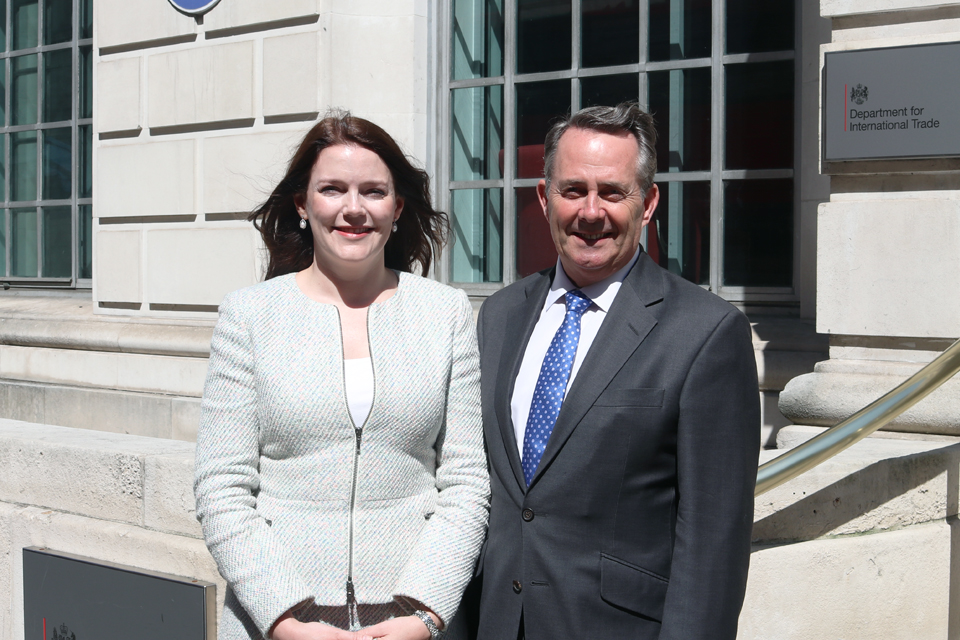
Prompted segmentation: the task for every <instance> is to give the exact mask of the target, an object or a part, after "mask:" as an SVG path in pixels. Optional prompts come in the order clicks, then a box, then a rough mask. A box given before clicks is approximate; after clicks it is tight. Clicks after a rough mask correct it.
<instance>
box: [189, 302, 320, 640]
mask: <svg viewBox="0 0 960 640" xmlns="http://www.w3.org/2000/svg"><path fill="white" fill-rule="evenodd" d="M241 294H242V292H237V293H234V294H230V295H229V296H227V297H226V298H225V299H224V301H223V304H222V305H221V306H220V320H219V322H218V323H217V327H216V329H215V330H214V334H213V340H212V343H211V346H210V365H209V369H208V372H207V379H206V384H205V386H204V393H203V402H202V405H201V417H200V430H199V433H198V436H197V461H196V476H195V480H194V492H195V494H196V498H197V518H198V519H199V520H200V524H201V526H202V528H203V536H204V539H205V540H206V542H207V546H208V548H209V549H210V553H211V554H212V555H213V558H214V559H215V560H216V562H217V566H218V568H219V570H220V573H221V575H223V577H224V578H225V579H226V580H227V582H228V583H229V584H230V586H231V588H232V589H233V591H234V593H235V594H236V596H237V598H238V599H239V601H240V603H241V604H242V605H243V608H244V609H245V610H246V611H247V612H248V613H249V614H250V617H251V618H252V619H253V621H254V623H255V624H256V625H257V627H258V628H259V629H260V631H261V633H262V634H263V635H264V637H266V636H267V632H268V631H269V629H270V627H271V626H272V625H273V623H274V622H275V621H276V620H277V618H278V617H280V615H282V614H283V613H284V612H285V611H287V610H288V609H290V608H291V607H293V606H295V605H297V604H299V603H301V602H303V601H305V600H308V599H310V598H311V592H310V590H309V588H308V587H307V585H306V584H305V583H304V581H303V580H302V578H301V577H300V575H299V573H298V571H297V570H296V567H295V566H294V564H293V563H292V561H291V560H290V559H289V558H288V556H287V554H286V552H285V550H284V548H283V547H282V546H281V545H280V544H279V543H278V541H277V540H276V539H275V537H274V536H273V534H272V532H271V529H270V526H269V523H268V522H267V521H266V520H265V519H264V518H263V517H262V516H261V515H259V514H258V513H257V510H256V502H257V498H256V496H257V493H258V490H259V484H260V475H259V464H260V433H259V427H258V424H257V417H256V415H257V413H256V403H257V398H256V391H255V388H254V384H253V359H254V358H253V347H252V343H251V339H250V335H249V333H248V331H247V328H246V326H245V322H244V318H243V315H244V311H247V309H245V307H244V305H243V304H242V297H241Z"/></svg>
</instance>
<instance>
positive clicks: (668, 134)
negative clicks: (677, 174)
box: [647, 67, 710, 172]
mask: <svg viewBox="0 0 960 640" xmlns="http://www.w3.org/2000/svg"><path fill="white" fill-rule="evenodd" d="M647 77H648V78H649V82H650V94H649V95H650V112H651V113H652V114H653V117H654V120H655V122H656V125H657V168H658V170H659V171H663V172H666V171H705V170H709V169H710V69H709V68H706V67H704V68H697V69H678V70H676V71H655V72H652V73H649V74H647Z"/></svg>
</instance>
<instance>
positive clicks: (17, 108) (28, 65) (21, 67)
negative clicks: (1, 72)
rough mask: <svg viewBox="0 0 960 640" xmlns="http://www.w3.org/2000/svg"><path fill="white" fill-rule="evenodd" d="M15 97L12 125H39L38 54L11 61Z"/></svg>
mask: <svg viewBox="0 0 960 640" xmlns="http://www.w3.org/2000/svg"><path fill="white" fill-rule="evenodd" d="M11 73H12V75H13V95H12V96H11V100H10V102H11V105H10V106H11V109H12V110H13V117H12V118H11V121H12V124H36V123H37V54H33V55H29V56H20V57H17V58H14V59H13V60H12V61H11Z"/></svg>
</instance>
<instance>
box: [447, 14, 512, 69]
mask: <svg viewBox="0 0 960 640" xmlns="http://www.w3.org/2000/svg"><path fill="white" fill-rule="evenodd" d="M500 75H503V0H454V2H453V79H454V80H464V79H467V78H489V77H491V76H500Z"/></svg>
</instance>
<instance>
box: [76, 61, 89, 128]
mask: <svg viewBox="0 0 960 640" xmlns="http://www.w3.org/2000/svg"><path fill="white" fill-rule="evenodd" d="M79 86H80V115H79V116H77V117H79V118H92V117H93V50H92V48H91V47H80V81H79Z"/></svg>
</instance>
